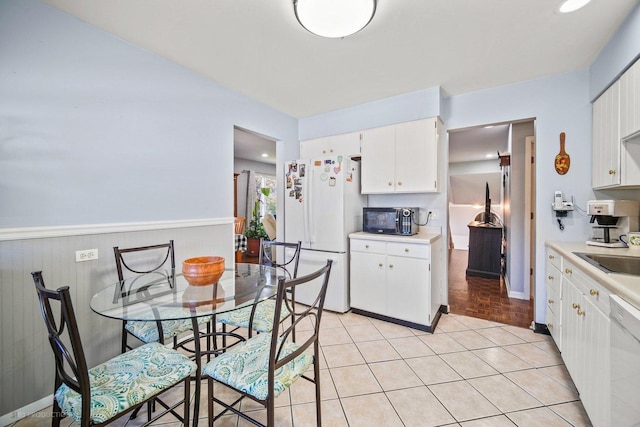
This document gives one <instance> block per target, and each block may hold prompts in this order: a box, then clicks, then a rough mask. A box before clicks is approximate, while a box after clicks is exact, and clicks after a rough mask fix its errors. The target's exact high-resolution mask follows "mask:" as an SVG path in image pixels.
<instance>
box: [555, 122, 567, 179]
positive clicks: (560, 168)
mask: <svg viewBox="0 0 640 427" xmlns="http://www.w3.org/2000/svg"><path fill="white" fill-rule="evenodd" d="M564 138H565V134H564V132H561V133H560V152H559V153H558V154H557V155H556V160H555V168H556V172H558V174H559V175H564V174H566V173H567V172H569V166H571V158H570V157H569V155H568V154H567V152H566V151H564Z"/></svg>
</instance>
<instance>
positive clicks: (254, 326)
mask: <svg viewBox="0 0 640 427" xmlns="http://www.w3.org/2000/svg"><path fill="white" fill-rule="evenodd" d="M301 246H302V242H297V243H287V242H276V241H270V240H265V239H261V240H260V252H259V255H258V263H259V264H260V265H264V266H269V267H275V268H277V269H278V270H279V271H280V272H282V273H283V274H285V275H286V277H287V278H296V277H297V276H298V264H299V262H300V249H301ZM278 259H280V260H281V261H278ZM289 270H291V271H289ZM291 292H292V295H291V304H292V306H293V305H294V304H295V303H294V300H295V288H292V289H291ZM275 306H276V300H275V299H273V298H270V299H266V300H264V301H261V302H258V303H256V304H253V305H251V306H247V307H243V308H240V309H237V310H232V311H229V312H226V313H221V314H218V315H217V317H216V321H217V322H219V323H221V324H222V327H223V329H222V331H223V332H226V327H227V326H232V327H235V328H234V329H233V330H232V331H231V332H233V331H235V330H236V329H238V328H246V329H247V330H248V335H249V338H251V336H252V335H253V331H256V332H258V333H260V332H269V331H271V330H272V329H273V323H274V319H275V318H276V317H275V316H274V312H275ZM287 308H288V306H287V307H285V310H282V312H281V315H280V317H279V318H280V321H281V322H282V321H284V320H285V319H287V317H291V322H292V323H293V322H294V321H295V313H294V312H293V311H289V310H288V309H287ZM294 308H295V307H294ZM293 337H294V339H295V335H294V336H293Z"/></svg>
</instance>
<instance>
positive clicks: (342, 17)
mask: <svg viewBox="0 0 640 427" xmlns="http://www.w3.org/2000/svg"><path fill="white" fill-rule="evenodd" d="M293 10H294V12H295V14H296V18H297V19H298V22H299V23H300V25H302V26H303V27H304V28H305V29H306V30H307V31H309V32H311V33H313V34H316V35H318V36H321V37H329V38H342V37H346V36H350V35H351V34H354V33H357V32H358V31H360V30H362V29H363V28H364V27H366V26H367V24H369V22H371V19H373V15H374V14H375V13H376V0H293Z"/></svg>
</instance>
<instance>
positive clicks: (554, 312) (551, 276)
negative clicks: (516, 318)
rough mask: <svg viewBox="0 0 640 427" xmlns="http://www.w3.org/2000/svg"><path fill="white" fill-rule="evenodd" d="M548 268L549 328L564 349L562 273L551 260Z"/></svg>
mask: <svg viewBox="0 0 640 427" xmlns="http://www.w3.org/2000/svg"><path fill="white" fill-rule="evenodd" d="M546 270H547V280H546V291H547V316H546V319H547V328H548V329H549V333H550V334H551V336H552V337H553V340H554V341H555V343H556V345H557V346H558V349H559V350H560V351H563V344H562V333H561V329H562V323H561V319H562V305H561V304H562V301H561V296H560V282H561V277H562V274H561V273H560V271H559V270H558V269H557V268H555V267H554V265H553V264H552V263H551V262H550V261H547V266H546Z"/></svg>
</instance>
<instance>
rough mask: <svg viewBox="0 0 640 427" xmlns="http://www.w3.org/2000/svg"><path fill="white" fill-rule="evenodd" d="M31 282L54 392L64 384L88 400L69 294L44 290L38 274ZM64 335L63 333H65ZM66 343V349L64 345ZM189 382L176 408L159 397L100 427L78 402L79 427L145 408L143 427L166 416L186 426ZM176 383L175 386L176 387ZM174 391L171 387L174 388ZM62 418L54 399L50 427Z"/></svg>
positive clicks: (85, 405)
mask: <svg viewBox="0 0 640 427" xmlns="http://www.w3.org/2000/svg"><path fill="white" fill-rule="evenodd" d="M31 275H32V276H33V281H34V283H35V287H36V292H37V294H38V300H39V303H40V311H41V313H42V317H43V319H44V323H45V325H46V327H47V333H48V338H49V343H50V344H51V349H52V350H53V353H54V358H55V365H56V366H55V367H56V369H55V384H54V394H55V391H56V390H58V388H59V387H60V386H61V385H62V384H66V385H67V386H68V387H69V388H71V389H72V390H74V391H76V392H77V393H80V395H82V396H83V397H85V396H91V383H90V380H89V370H88V366H87V361H86V358H85V355H84V350H83V347H82V341H81V338H80V333H79V330H78V323H77V320H76V316H75V312H74V309H73V303H72V301H71V293H70V291H69V287H68V286H63V287H60V288H58V289H56V290H52V289H47V288H46V286H45V283H44V279H43V277H42V272H41V271H35V272H33V273H31ZM51 301H55V302H57V303H58V304H59V307H60V309H59V312H60V313H59V319H58V320H56V316H55V315H54V310H53V308H52V305H51ZM65 331H66V333H65ZM67 342H68V343H70V347H68V346H67V344H66V343H67ZM190 381H191V377H190V376H187V377H186V378H185V379H184V380H183V381H182V382H183V383H184V387H185V389H184V393H185V394H184V397H183V400H181V401H180V402H177V403H176V404H174V405H172V406H169V405H168V404H166V403H165V402H163V401H162V400H160V399H159V397H158V396H157V395H156V396H153V397H151V398H150V399H148V400H147V401H145V402H141V403H139V404H138V405H135V406H132V407H130V408H128V409H127V410H126V411H124V412H121V413H120V414H118V415H117V416H116V417H114V418H112V419H110V420H108V421H107V422H105V423H103V424H91V423H90V414H91V399H89V398H83V399H82V416H81V418H82V423H81V425H82V427H86V426H89V425H98V426H102V425H106V424H108V423H110V422H112V421H114V420H116V419H118V418H120V417H122V416H123V415H125V414H128V413H130V412H136V411H138V410H139V409H140V408H141V407H142V406H144V405H145V404H147V405H148V411H147V422H146V423H144V424H143V425H144V426H146V425H149V424H151V423H153V422H154V421H156V420H158V419H159V418H161V417H163V416H164V415H166V414H169V413H171V414H173V416H175V417H176V418H177V419H178V420H180V421H181V422H182V423H183V424H184V425H185V426H186V425H188V424H189V396H190ZM180 383H181V382H178V383H177V384H175V385H178V384H180ZM174 387H175V386H174ZM154 403H158V404H160V405H161V406H163V407H164V408H165V410H164V411H163V412H161V413H158V414H157V415H155V416H154V417H153V418H152V417H151V414H152V410H151V408H152V404H154ZM180 405H183V413H184V416H183V415H180V414H178V413H177V412H176V411H175V409H176V408H177V407H179V406H180ZM65 416H66V415H65V414H64V413H63V412H62V410H61V408H60V406H59V404H58V402H57V400H56V398H55V397H54V399H53V417H52V420H51V425H52V427H59V426H60V421H61V420H62V419H63V418H64V417H65Z"/></svg>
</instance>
